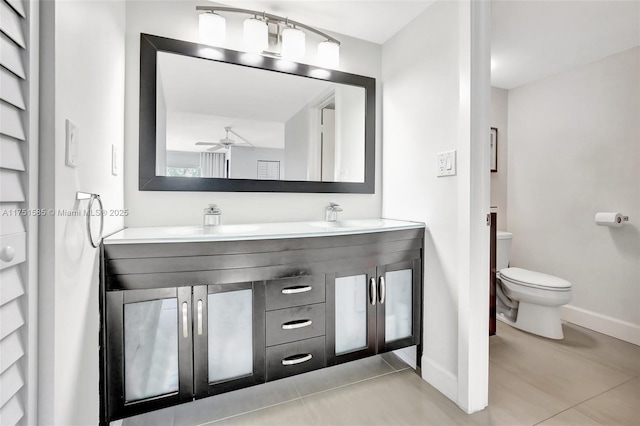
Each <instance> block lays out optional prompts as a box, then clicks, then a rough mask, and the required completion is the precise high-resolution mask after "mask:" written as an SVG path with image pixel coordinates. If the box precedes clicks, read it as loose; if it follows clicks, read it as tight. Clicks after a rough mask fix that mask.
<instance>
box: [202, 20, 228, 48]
mask: <svg viewBox="0 0 640 426" xmlns="http://www.w3.org/2000/svg"><path fill="white" fill-rule="evenodd" d="M198 19H199V27H200V41H201V42H202V43H204V44H210V45H214V46H222V45H223V44H224V42H225V39H226V34H227V21H226V19H224V18H223V17H222V16H220V15H218V14H217V13H201V14H200V16H199V18H198Z"/></svg>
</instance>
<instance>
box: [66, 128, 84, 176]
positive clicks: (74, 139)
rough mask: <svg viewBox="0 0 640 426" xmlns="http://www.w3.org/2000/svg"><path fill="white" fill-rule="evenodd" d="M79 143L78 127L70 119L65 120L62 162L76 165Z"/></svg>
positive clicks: (71, 165)
mask: <svg viewBox="0 0 640 426" xmlns="http://www.w3.org/2000/svg"><path fill="white" fill-rule="evenodd" d="M79 143H80V129H79V128H78V126H77V125H76V124H75V123H74V122H73V121H71V120H66V122H65V156H64V163H65V164H66V165H67V166H69V167H73V168H74V169H75V168H76V167H78V144H79Z"/></svg>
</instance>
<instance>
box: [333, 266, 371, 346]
mask: <svg viewBox="0 0 640 426" xmlns="http://www.w3.org/2000/svg"><path fill="white" fill-rule="evenodd" d="M335 303H336V305H335V306H336V325H335V332H336V355H342V354H344V353H347V352H353V351H356V350H358V349H363V348H366V347H367V276H366V275H365V274H362V275H355V276H349V277H341V278H336V293H335Z"/></svg>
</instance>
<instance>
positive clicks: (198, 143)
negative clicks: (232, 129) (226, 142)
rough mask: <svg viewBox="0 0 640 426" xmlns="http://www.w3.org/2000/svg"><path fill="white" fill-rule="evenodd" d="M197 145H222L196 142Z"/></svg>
mask: <svg viewBox="0 0 640 426" xmlns="http://www.w3.org/2000/svg"><path fill="white" fill-rule="evenodd" d="M196 145H220V144H219V143H218V142H196Z"/></svg>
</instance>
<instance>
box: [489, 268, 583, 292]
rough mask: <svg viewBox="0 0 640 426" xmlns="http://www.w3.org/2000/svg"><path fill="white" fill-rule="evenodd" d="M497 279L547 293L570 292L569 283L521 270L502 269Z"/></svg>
mask: <svg viewBox="0 0 640 426" xmlns="http://www.w3.org/2000/svg"><path fill="white" fill-rule="evenodd" d="M499 278H500V279H502V280H503V281H507V282H508V283H512V284H516V285H521V286H524V287H531V288H537V289H542V290H548V291H571V283H570V282H569V281H567V280H563V279H562V278H558V277H554V276H553V275H547V274H543V273H540V272H534V271H529V270H527V269H522V268H504V269H501V270H500V271H499Z"/></svg>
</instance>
